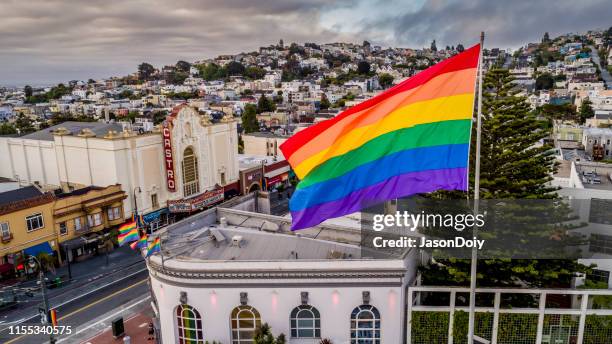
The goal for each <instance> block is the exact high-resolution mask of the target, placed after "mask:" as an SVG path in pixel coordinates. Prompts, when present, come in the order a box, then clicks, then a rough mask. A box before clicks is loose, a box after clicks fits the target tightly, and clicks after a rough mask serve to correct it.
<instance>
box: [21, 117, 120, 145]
mask: <svg viewBox="0 0 612 344" xmlns="http://www.w3.org/2000/svg"><path fill="white" fill-rule="evenodd" d="M59 128H66V129H68V131H69V132H70V133H71V134H72V135H77V134H78V133H79V132H81V130H83V129H90V130H91V131H93V132H94V134H96V137H103V136H104V135H106V134H107V133H108V131H109V130H114V131H116V132H121V131H122V130H123V127H122V126H121V124H118V123H104V122H75V121H68V122H64V123H60V124H57V125H54V126H52V127H49V128H46V129H42V130H39V131H36V132H33V133H31V134H27V135H24V136H21V138H24V139H29V140H41V141H53V132H54V131H55V130H57V129H59Z"/></svg>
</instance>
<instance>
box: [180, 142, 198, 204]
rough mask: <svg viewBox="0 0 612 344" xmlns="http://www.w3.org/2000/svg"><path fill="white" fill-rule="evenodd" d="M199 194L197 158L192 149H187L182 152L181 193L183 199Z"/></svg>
mask: <svg viewBox="0 0 612 344" xmlns="http://www.w3.org/2000/svg"><path fill="white" fill-rule="evenodd" d="M199 192H200V181H199V178H198V158H197V157H196V156H195V153H194V152H193V148H191V147H187V148H185V151H184V152H183V193H184V196H185V197H188V196H191V195H195V194H197V193H199Z"/></svg>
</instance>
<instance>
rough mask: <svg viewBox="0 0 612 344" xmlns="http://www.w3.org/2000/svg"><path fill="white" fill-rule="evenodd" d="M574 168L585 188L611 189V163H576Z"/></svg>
mask: <svg viewBox="0 0 612 344" xmlns="http://www.w3.org/2000/svg"><path fill="white" fill-rule="evenodd" d="M576 170H577V172H578V175H579V176H580V178H581V179H582V184H583V185H584V188H585V189H598V190H612V165H610V164H603V163H577V164H576Z"/></svg>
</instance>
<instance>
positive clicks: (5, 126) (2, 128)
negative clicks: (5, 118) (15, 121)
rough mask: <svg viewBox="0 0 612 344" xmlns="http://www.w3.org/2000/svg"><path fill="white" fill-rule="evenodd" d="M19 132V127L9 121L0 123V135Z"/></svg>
mask: <svg viewBox="0 0 612 344" xmlns="http://www.w3.org/2000/svg"><path fill="white" fill-rule="evenodd" d="M14 134H17V129H15V127H14V126H12V125H10V124H9V123H2V124H1V125H0V135H14Z"/></svg>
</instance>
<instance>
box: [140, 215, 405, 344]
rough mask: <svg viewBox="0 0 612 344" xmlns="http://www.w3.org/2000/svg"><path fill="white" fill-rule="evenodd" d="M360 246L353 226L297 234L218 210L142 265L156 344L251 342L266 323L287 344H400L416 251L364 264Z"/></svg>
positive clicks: (179, 230) (193, 222)
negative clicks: (329, 342)
mask: <svg viewBox="0 0 612 344" xmlns="http://www.w3.org/2000/svg"><path fill="white" fill-rule="evenodd" d="M238 207H240V208H244V207H245V205H244V204H241V205H239V206H238ZM246 207H247V208H249V206H246ZM252 207H253V206H252V204H251V206H250V208H252ZM261 228H263V229H264V230H260V229H261ZM359 240H360V236H359V229H358V228H346V227H339V226H333V225H325V226H318V227H314V228H310V229H307V230H303V231H300V232H299V235H297V234H295V233H292V232H291V231H289V230H288V220H287V219H286V218H282V217H276V216H270V215H264V214H257V213H251V212H248V211H244V210H237V209H224V208H215V209H211V210H209V211H206V212H204V213H201V214H199V215H197V217H192V218H189V219H186V220H185V221H183V222H179V223H177V224H174V225H172V226H170V227H169V228H168V229H167V231H166V233H165V235H162V251H163V252H164V259H163V261H162V257H161V256H159V255H154V256H152V257H151V258H150V259H149V260H148V268H149V271H150V277H151V290H152V293H153V297H154V311H155V313H156V317H157V321H158V326H159V327H160V330H161V339H162V342H163V343H181V342H185V341H181V339H191V338H197V339H201V341H197V342H198V343H204V342H205V341H208V342H213V341H218V342H221V343H253V341H252V339H251V338H252V337H253V333H254V330H255V328H256V327H258V326H261V324H263V323H268V324H269V325H270V326H271V328H272V332H273V334H274V335H275V336H278V335H279V334H280V333H283V334H285V336H286V337H287V342H288V343H312V344H318V343H319V341H320V340H321V339H323V338H328V339H331V340H332V342H333V343H372V344H374V343H378V344H380V343H400V342H401V338H404V336H405V333H404V329H405V323H404V321H405V310H404V309H405V304H406V301H405V292H406V288H407V286H408V285H409V284H410V283H412V282H413V279H414V278H415V271H416V270H415V269H416V263H415V261H416V257H415V256H416V251H415V250H410V251H408V252H407V253H406V255H405V256H404V257H403V258H401V257H398V258H394V259H392V258H386V259H372V258H366V257H364V256H363V255H362V251H361V248H360V247H359ZM340 242H343V243H340ZM187 324H191V325H190V326H188V325H187ZM191 329H193V330H191ZM187 342H188V341H187ZM194 342H195V341H194Z"/></svg>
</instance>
